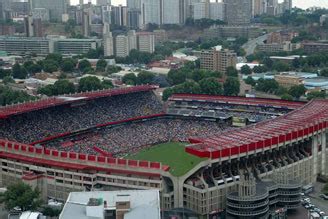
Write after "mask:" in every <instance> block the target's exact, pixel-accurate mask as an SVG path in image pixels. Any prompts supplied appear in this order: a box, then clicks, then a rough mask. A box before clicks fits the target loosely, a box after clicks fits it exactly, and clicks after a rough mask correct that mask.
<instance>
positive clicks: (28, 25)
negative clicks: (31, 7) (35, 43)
mask: <svg viewBox="0 0 328 219" xmlns="http://www.w3.org/2000/svg"><path fill="white" fill-rule="evenodd" d="M24 22H25V33H26V36H27V37H33V36H34V27H33V17H32V15H28V16H27V17H25V18H24Z"/></svg>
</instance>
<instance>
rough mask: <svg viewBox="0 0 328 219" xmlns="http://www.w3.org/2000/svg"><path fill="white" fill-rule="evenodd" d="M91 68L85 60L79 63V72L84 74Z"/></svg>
mask: <svg viewBox="0 0 328 219" xmlns="http://www.w3.org/2000/svg"><path fill="white" fill-rule="evenodd" d="M90 68H91V63H90V62H89V61H88V60H86V59H83V60H81V61H80V62H79V70H80V71H81V72H83V73H84V72H85V71H86V70H87V69H90Z"/></svg>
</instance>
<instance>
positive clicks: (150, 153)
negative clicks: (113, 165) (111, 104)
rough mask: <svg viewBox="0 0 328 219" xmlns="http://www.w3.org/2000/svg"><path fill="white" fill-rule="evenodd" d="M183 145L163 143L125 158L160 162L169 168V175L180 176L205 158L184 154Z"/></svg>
mask: <svg viewBox="0 0 328 219" xmlns="http://www.w3.org/2000/svg"><path fill="white" fill-rule="evenodd" d="M184 146H185V144H183V143H175V142H170V143H164V144H159V145H155V146H153V147H151V148H147V149H145V150H142V151H140V152H138V153H136V154H133V155H129V156H127V157H125V158H127V159H134V160H148V161H157V162H161V163H162V164H164V165H168V166H170V173H171V174H172V175H174V176H182V175H184V174H185V173H187V172H188V171H189V170H190V169H192V168H193V167H194V166H196V165H197V164H198V163H200V162H201V161H203V160H206V158H199V157H197V156H194V155H191V154H189V153H186V152H185V148H184Z"/></svg>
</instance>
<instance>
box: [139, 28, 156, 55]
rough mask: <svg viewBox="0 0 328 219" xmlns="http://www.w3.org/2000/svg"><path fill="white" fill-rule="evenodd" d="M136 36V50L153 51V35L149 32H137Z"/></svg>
mask: <svg viewBox="0 0 328 219" xmlns="http://www.w3.org/2000/svg"><path fill="white" fill-rule="evenodd" d="M137 36H138V50H139V51H140V52H148V53H153V52H154V51H155V36H154V34H153V33H151V32H139V33H137Z"/></svg>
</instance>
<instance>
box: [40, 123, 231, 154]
mask: <svg viewBox="0 0 328 219" xmlns="http://www.w3.org/2000/svg"><path fill="white" fill-rule="evenodd" d="M229 128H230V129H231V128H232V127H231V125H229V124H228V123H226V122H223V121H221V122H215V121H208V120H195V119H171V118H158V119H152V120H146V121H139V122H133V123H127V124H124V125H119V126H112V127H105V128H103V129H100V130H97V131H95V132H92V133H88V134H86V135H84V136H75V137H71V138H66V139H62V140H57V141H53V142H51V143H48V144H47V145H45V147H48V148H55V149H58V150H64V151H65V150H68V151H72V150H73V151H75V152H79V153H89V154H90V153H91V154H97V152H96V151H92V148H93V147H94V146H96V147H98V148H100V149H102V150H103V151H106V152H108V153H110V154H112V156H114V157H124V156H125V155H126V154H133V153H135V152H137V151H139V150H141V149H143V148H147V147H150V146H152V145H154V144H158V143H163V142H170V141H174V142H187V141H188V138H189V137H208V136H211V135H214V134H217V133H219V132H222V131H224V130H227V129H229ZM67 144H68V145H70V144H72V146H66V145H67Z"/></svg>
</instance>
